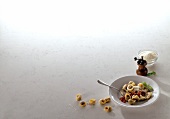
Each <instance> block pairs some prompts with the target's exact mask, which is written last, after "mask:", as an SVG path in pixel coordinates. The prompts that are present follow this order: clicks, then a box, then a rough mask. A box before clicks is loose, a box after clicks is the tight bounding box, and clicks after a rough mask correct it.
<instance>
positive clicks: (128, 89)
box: [127, 84, 134, 92]
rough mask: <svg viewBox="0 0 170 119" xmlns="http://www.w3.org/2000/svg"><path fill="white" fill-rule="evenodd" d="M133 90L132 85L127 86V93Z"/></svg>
mask: <svg viewBox="0 0 170 119" xmlns="http://www.w3.org/2000/svg"><path fill="white" fill-rule="evenodd" d="M133 89H134V88H133V85H130V84H129V85H128V86H127V91H128V92H132V91H133Z"/></svg>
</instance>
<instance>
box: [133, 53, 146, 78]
mask: <svg viewBox="0 0 170 119" xmlns="http://www.w3.org/2000/svg"><path fill="white" fill-rule="evenodd" d="M134 60H135V61H137V65H138V69H137V70H136V74H137V75H141V76H147V74H148V69H147V68H146V65H147V62H146V60H144V59H143V56H142V57H141V59H138V58H137V57H135V58H134Z"/></svg>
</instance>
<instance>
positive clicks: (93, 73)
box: [0, 0, 170, 119]
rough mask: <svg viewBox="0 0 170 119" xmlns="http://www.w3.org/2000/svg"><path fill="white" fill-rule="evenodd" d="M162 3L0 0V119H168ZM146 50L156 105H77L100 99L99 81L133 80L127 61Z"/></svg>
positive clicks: (168, 27) (168, 23)
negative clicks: (153, 57) (152, 54)
mask: <svg viewBox="0 0 170 119" xmlns="http://www.w3.org/2000/svg"><path fill="white" fill-rule="evenodd" d="M169 6H170V2H169V1H168V0H142V1H138V0H125V1H124V0H119V1H117V0H110V1H109V0H85V1H82V0H48V1H47V0H27V1H26V0H0V119H79V118H81V119H90V118H94V119H100V118H105V119H113V118H116V119H136V118H139V119H140V118H141V119H142V118H155V119H160V118H161V119H168V118H170V115H169V110H170V101H169V100H170V99H169V98H170V93H169V92H170V90H169V86H170V80H169V77H170V74H169V69H170V68H169V67H170V66H169V63H168V61H169V60H170V56H169V51H170V47H169V46H170V7H169ZM141 49H154V50H157V51H158V53H159V59H158V62H157V63H156V64H155V65H154V66H152V67H149V68H148V69H149V71H153V70H154V71H156V72H157V76H154V77H151V78H153V80H155V81H156V82H157V83H158V85H159V86H160V89H161V96H160V98H159V100H158V101H157V102H156V103H154V104H153V105H151V106H148V107H144V108H139V109H127V108H122V107H119V106H118V105H117V104H116V103H114V102H113V101H112V103H110V104H109V105H111V106H112V107H113V111H112V112H111V113H105V112H104V111H103V107H101V106H100V105H99V104H97V105H96V106H95V107H90V106H87V107H86V108H84V109H82V108H79V106H78V103H77V102H76V101H75V95H76V94H77V93H81V94H82V95H83V100H85V101H88V100H89V99H90V98H96V99H97V100H99V99H100V98H103V97H106V96H108V89H107V87H104V86H100V85H98V84H97V83H96V80H97V78H101V79H102V80H104V81H105V82H107V83H111V82H112V81H113V80H114V79H116V78H118V77H121V76H124V75H135V70H136V63H135V62H134V61H133V58H134V57H135V56H136V55H137V52H138V51H139V50H141Z"/></svg>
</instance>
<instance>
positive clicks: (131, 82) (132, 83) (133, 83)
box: [128, 81, 136, 86]
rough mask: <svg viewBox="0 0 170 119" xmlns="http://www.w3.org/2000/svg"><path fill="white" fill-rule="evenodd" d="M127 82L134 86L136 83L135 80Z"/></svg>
mask: <svg viewBox="0 0 170 119" xmlns="http://www.w3.org/2000/svg"><path fill="white" fill-rule="evenodd" d="M128 84H130V85H132V86H135V85H136V84H135V82H133V81H129V83H128Z"/></svg>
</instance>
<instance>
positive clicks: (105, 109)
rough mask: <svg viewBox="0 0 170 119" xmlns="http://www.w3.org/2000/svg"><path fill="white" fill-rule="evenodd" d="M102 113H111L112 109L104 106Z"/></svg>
mask: <svg viewBox="0 0 170 119" xmlns="http://www.w3.org/2000/svg"><path fill="white" fill-rule="evenodd" d="M104 111H106V112H111V111H112V107H111V106H105V107H104Z"/></svg>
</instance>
